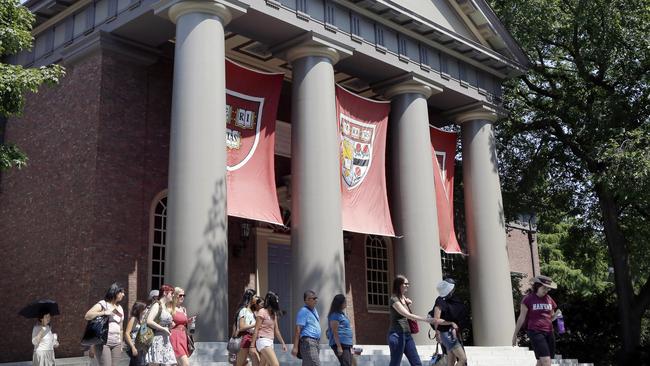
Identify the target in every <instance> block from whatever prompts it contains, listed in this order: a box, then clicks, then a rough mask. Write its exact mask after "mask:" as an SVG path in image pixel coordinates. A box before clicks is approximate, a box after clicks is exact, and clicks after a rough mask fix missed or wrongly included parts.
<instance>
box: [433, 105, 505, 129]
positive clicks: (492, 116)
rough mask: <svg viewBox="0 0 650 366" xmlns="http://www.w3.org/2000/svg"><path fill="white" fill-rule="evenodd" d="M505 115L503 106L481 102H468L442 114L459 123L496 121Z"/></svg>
mask: <svg viewBox="0 0 650 366" xmlns="http://www.w3.org/2000/svg"><path fill="white" fill-rule="evenodd" d="M506 115H507V112H506V111H505V110H504V109H503V108H501V107H498V106H495V105H490V104H486V103H483V102H477V103H472V104H468V105H465V106H462V107H459V108H455V109H452V110H448V111H446V112H445V113H443V116H445V117H447V118H449V119H451V120H452V121H454V122H455V123H456V124H459V125H460V124H463V123H464V122H468V121H475V120H483V121H490V122H496V121H497V120H498V119H499V118H502V117H505V116H506Z"/></svg>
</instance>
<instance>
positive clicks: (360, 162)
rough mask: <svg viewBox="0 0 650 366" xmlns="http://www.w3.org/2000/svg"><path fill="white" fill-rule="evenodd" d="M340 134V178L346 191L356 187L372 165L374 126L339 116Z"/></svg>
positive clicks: (342, 115)
mask: <svg viewBox="0 0 650 366" xmlns="http://www.w3.org/2000/svg"><path fill="white" fill-rule="evenodd" d="M339 121H340V122H339V123H340V125H339V129H340V133H341V146H340V154H341V178H342V179H343V181H344V182H345V185H346V186H347V188H348V189H352V188H355V187H357V186H358V185H359V184H361V182H363V179H364V178H365V177H366V173H368V170H369V169H370V165H371V163H372V145H373V143H374V141H375V125H373V124H369V123H364V122H359V121H356V120H354V119H352V118H350V117H349V116H346V115H344V114H341V115H340V116H339Z"/></svg>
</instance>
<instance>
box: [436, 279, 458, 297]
mask: <svg viewBox="0 0 650 366" xmlns="http://www.w3.org/2000/svg"><path fill="white" fill-rule="evenodd" d="M455 286H456V285H454V284H453V283H451V282H447V281H440V283H438V286H436V290H438V294H440V296H441V297H446V296H447V295H449V294H450V293H451V292H452V291H453V290H454V287H455Z"/></svg>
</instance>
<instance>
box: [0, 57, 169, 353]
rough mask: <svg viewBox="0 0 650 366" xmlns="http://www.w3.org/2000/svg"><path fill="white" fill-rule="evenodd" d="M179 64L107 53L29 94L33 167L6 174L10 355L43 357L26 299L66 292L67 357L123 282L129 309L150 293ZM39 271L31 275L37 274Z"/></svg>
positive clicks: (63, 332) (3, 344) (1, 318)
mask: <svg viewBox="0 0 650 366" xmlns="http://www.w3.org/2000/svg"><path fill="white" fill-rule="evenodd" d="M171 70H172V69H171V65H169V64H168V63H167V64H165V63H164V62H161V63H159V64H157V65H155V66H152V67H145V66H139V65H135V64H132V63H130V62H128V61H125V60H123V59H118V58H117V57H116V56H115V55H113V54H111V53H110V52H106V51H104V52H102V53H99V52H97V53H95V54H93V55H91V56H88V57H86V58H85V59H83V60H81V61H80V62H78V63H76V64H74V65H71V66H68V67H67V76H66V77H65V78H63V80H62V81H61V84H60V85H58V86H56V87H53V88H45V87H43V88H41V90H40V91H39V93H37V94H32V95H29V96H28V98H27V104H26V107H25V112H24V115H23V116H22V117H21V118H12V119H10V121H9V122H8V124H7V129H6V139H7V141H10V142H15V143H17V144H18V145H19V146H21V148H22V149H24V151H25V152H26V153H27V155H28V156H29V158H30V160H29V165H28V166H27V167H26V168H24V169H22V170H12V171H9V172H6V173H4V174H3V176H2V180H1V181H0V184H1V186H0V187H1V191H0V213H1V215H2V217H3V220H0V238H1V239H0V244H1V246H2V248H3V254H4V255H3V256H2V257H0V266H1V267H2V268H5V275H4V276H2V278H0V288H2V289H3V292H5V293H6V294H11V295H10V296H9V297H4V298H5V303H6V306H7V311H5V312H2V313H1V315H0V322H2V324H12V326H11V327H8V328H7V329H8V330H7V334H6V335H5V336H4V337H1V338H0V349H2V350H3V352H1V353H0V362H5V361H17V360H29V359H31V352H32V345H31V342H30V338H31V336H30V335H31V328H32V325H33V323H34V322H33V321H31V320H26V319H23V318H21V317H18V316H17V315H16V313H17V312H18V310H19V309H20V308H21V307H22V306H24V305H25V304H27V303H29V302H31V301H34V300H37V299H40V298H51V299H55V300H57V301H58V302H59V304H60V310H61V315H59V316H57V317H55V318H54V320H53V322H52V325H53V329H54V331H55V332H56V333H58V334H59V339H60V343H61V346H60V347H59V348H58V349H57V350H56V354H57V357H70V356H78V355H80V354H81V351H80V347H79V340H80V338H81V334H82V331H83V328H84V326H85V321H84V320H83V314H84V313H85V312H86V310H87V309H88V308H89V307H90V306H92V305H93V304H94V303H95V302H96V301H97V300H99V299H101V298H103V295H104V293H105V291H106V289H107V288H108V286H109V285H110V284H111V282H113V281H117V282H119V283H120V284H122V285H123V286H124V287H125V288H126V289H127V299H126V300H125V301H124V302H123V303H122V306H123V307H124V308H125V311H128V307H129V305H130V304H132V303H133V302H134V301H135V300H136V298H146V295H147V293H148V290H149V289H148V271H149V269H148V256H149V251H148V242H149V210H150V205H151V201H152V199H153V198H154V196H155V195H156V194H157V193H158V192H160V191H161V190H163V189H165V188H166V186H167V183H166V182H167V161H168V158H167V157H168V144H169V143H168V141H169V115H170V100H171ZM26 275H27V277H26Z"/></svg>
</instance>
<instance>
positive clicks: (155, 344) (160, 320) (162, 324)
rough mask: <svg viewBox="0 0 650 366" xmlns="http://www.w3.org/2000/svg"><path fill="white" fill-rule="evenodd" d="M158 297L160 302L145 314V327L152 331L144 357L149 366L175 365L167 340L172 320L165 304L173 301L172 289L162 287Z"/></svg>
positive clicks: (171, 348) (169, 343) (170, 287)
mask: <svg viewBox="0 0 650 366" xmlns="http://www.w3.org/2000/svg"><path fill="white" fill-rule="evenodd" d="M160 295H161V296H160V300H158V301H157V302H155V303H153V305H151V308H150V309H149V313H148V314H147V327H149V328H151V329H152V330H153V339H152V341H151V345H150V346H149V348H148V349H147V351H146V354H145V356H144V360H145V362H146V363H147V365H149V366H157V365H161V366H162V365H176V354H174V348H173V347H172V343H171V341H170V339H169V337H170V336H171V331H170V328H171V325H172V323H173V318H172V314H170V313H169V311H168V310H167V304H168V303H169V302H171V301H172V300H173V296H174V288H173V287H172V286H170V285H162V286H161V287H160Z"/></svg>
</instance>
